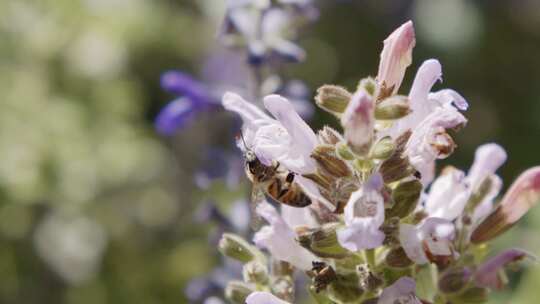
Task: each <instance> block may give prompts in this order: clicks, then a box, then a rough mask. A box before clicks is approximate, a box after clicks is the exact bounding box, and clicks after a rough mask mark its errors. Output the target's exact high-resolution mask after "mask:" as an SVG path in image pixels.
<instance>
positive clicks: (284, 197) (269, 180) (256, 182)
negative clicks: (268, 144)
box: [242, 137, 311, 208]
mask: <svg viewBox="0 0 540 304" xmlns="http://www.w3.org/2000/svg"><path fill="white" fill-rule="evenodd" d="M243 140H244V139H243V137H242V141H243ZM244 147H245V150H246V151H245V153H244V161H245V168H246V174H247V176H248V178H249V179H250V180H251V182H252V183H253V191H252V203H257V202H260V201H261V200H262V199H264V197H265V195H266V196H268V197H270V198H271V199H272V200H274V201H276V202H278V203H281V204H284V205H288V206H291V207H296V208H303V207H306V206H309V205H311V199H310V198H309V196H307V195H306V194H305V193H304V191H303V190H302V188H301V187H300V185H298V183H297V182H296V181H295V176H296V174H295V173H293V172H291V171H289V170H287V169H285V168H283V167H282V166H281V165H280V164H279V162H278V161H273V162H272V165H270V166H268V165H265V164H263V163H262V162H261V160H260V159H259V158H258V157H257V155H255V152H253V151H252V150H251V149H249V148H247V146H246V144H245V141H244ZM261 192H262V193H261Z"/></svg>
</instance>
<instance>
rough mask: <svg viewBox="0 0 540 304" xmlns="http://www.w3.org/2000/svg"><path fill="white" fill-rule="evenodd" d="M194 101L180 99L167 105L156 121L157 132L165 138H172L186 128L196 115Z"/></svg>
mask: <svg viewBox="0 0 540 304" xmlns="http://www.w3.org/2000/svg"><path fill="white" fill-rule="evenodd" d="M195 112H196V110H195V105H194V102H193V100H192V99H190V98H187V97H180V98H177V99H175V100H173V101H171V102H170V103H169V104H167V105H166V106H165V107H164V108H163V109H162V110H161V111H160V112H159V114H158V116H157V117H156V121H155V127H156V130H157V131H158V132H159V133H160V134H162V135H165V136H171V135H173V134H174V132H176V130H178V129H180V128H182V127H183V126H185V125H186V124H187V123H189V121H190V120H191V119H192V118H193V115H194V114H195Z"/></svg>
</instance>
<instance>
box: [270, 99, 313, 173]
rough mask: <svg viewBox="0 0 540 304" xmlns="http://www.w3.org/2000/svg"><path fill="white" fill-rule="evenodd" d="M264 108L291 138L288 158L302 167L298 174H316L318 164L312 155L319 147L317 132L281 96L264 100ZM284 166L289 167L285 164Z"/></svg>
mask: <svg viewBox="0 0 540 304" xmlns="http://www.w3.org/2000/svg"><path fill="white" fill-rule="evenodd" d="M264 106H265V107H266V109H267V110H268V111H269V112H270V113H272V115H273V116H274V117H275V118H276V119H277V120H278V121H279V122H280V123H281V124H282V125H283V127H284V128H285V129H286V130H287V132H288V134H289V136H290V138H291V142H290V145H289V152H288V155H287V158H288V159H291V160H292V161H293V162H295V163H296V166H302V168H296V169H297V171H296V172H297V173H311V172H314V171H315V169H316V164H315V161H314V160H313V159H312V158H311V157H310V155H311V152H312V151H313V149H314V148H315V146H316V145H317V136H316V135H315V132H313V130H312V129H311V128H310V127H309V126H308V124H307V123H306V122H305V121H304V120H302V118H301V117H300V115H298V113H296V111H295V110H294V106H293V105H292V104H291V103H290V102H289V101H288V100H287V99H285V98H283V97H281V96H279V95H269V96H267V97H265V98H264ZM282 162H283V160H282ZM284 165H285V166H287V164H285V163H284ZM289 169H290V170H292V169H291V168H289Z"/></svg>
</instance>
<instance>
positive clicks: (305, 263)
mask: <svg viewBox="0 0 540 304" xmlns="http://www.w3.org/2000/svg"><path fill="white" fill-rule="evenodd" d="M257 213H258V214H259V215H260V216H261V217H262V218H264V219H265V220H266V221H267V222H268V223H269V225H268V226H264V227H262V228H261V229H260V230H259V231H258V232H257V233H256V234H255V236H254V237H253V241H254V242H255V244H256V245H257V246H259V247H263V248H266V249H268V251H270V253H271V254H272V256H273V257H274V258H275V259H277V260H281V261H286V262H289V263H291V265H293V266H295V267H297V268H299V269H302V270H308V269H311V262H312V261H315V260H317V257H315V256H314V255H313V254H312V253H311V252H309V251H307V250H306V249H305V248H303V247H301V246H300V245H299V244H298V243H297V242H296V233H295V232H294V230H293V227H291V226H289V225H288V224H287V222H285V220H284V219H283V218H282V217H281V215H280V214H279V213H278V212H277V210H276V209H275V208H274V207H272V205H270V204H268V203H266V202H263V203H260V204H259V205H258V206H257Z"/></svg>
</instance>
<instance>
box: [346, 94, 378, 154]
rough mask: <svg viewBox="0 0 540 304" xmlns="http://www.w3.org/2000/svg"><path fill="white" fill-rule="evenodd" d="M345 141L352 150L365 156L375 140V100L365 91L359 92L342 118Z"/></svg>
mask: <svg viewBox="0 0 540 304" xmlns="http://www.w3.org/2000/svg"><path fill="white" fill-rule="evenodd" d="M341 125H342V126H343V129H344V130H345V139H346V140H347V143H348V144H349V146H350V147H351V148H352V150H353V151H354V152H355V153H357V154H359V155H364V154H366V153H367V152H368V151H369V148H370V146H371V142H372V140H373V135H374V134H373V131H374V126H375V114H374V104H373V98H372V97H371V96H369V94H368V93H367V92H366V91H365V90H359V91H357V92H356V93H355V94H354V95H353V97H352V98H351V102H350V103H349V105H348V106H347V109H346V110H345V112H344V113H343V115H342V116H341Z"/></svg>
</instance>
